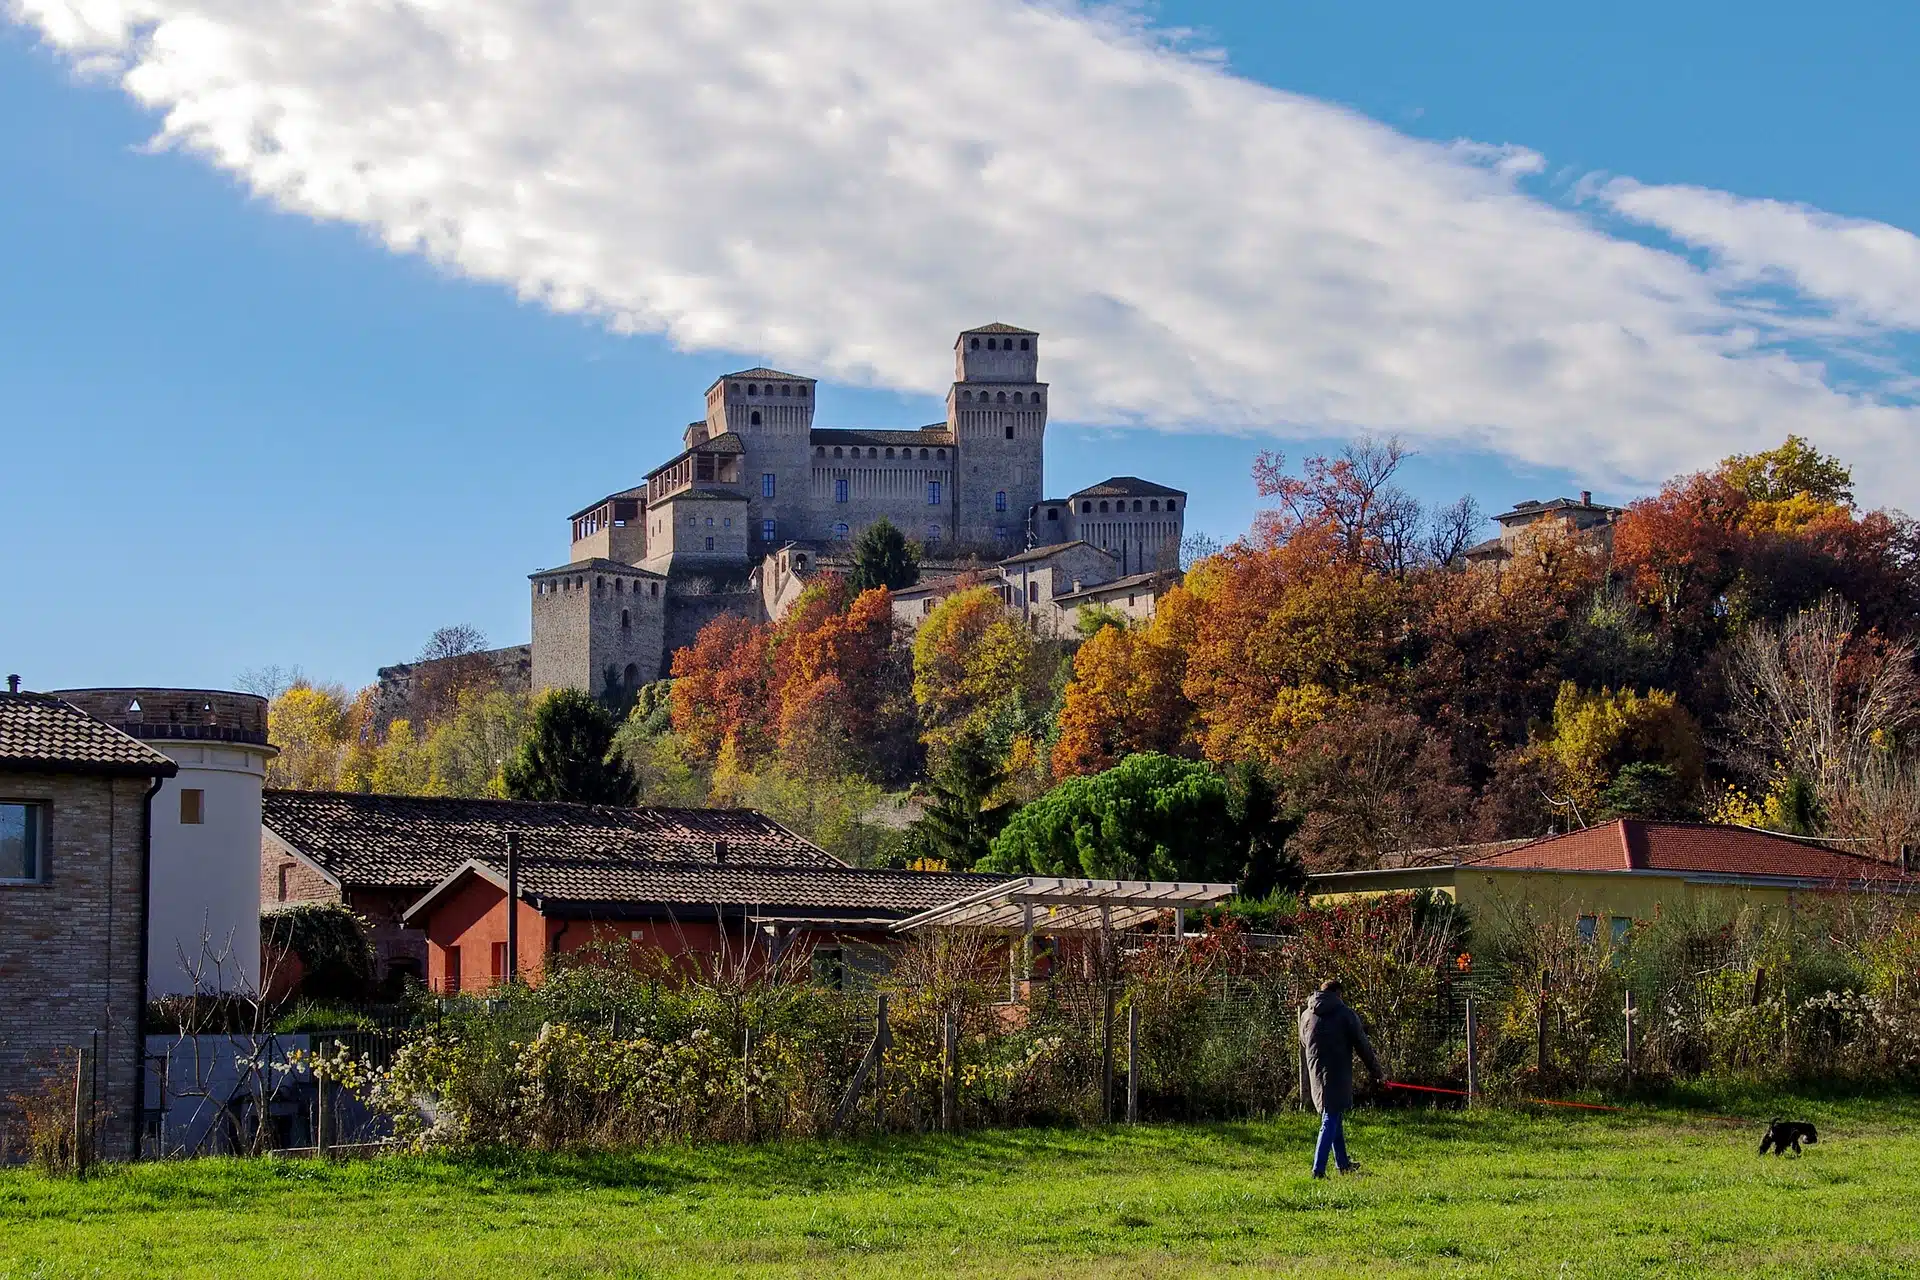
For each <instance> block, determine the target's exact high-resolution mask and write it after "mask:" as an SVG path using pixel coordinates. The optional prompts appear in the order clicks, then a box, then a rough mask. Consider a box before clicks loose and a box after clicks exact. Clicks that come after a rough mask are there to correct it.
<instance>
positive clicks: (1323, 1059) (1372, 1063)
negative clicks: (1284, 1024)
mask: <svg viewBox="0 0 1920 1280" xmlns="http://www.w3.org/2000/svg"><path fill="white" fill-rule="evenodd" d="M1300 1052H1301V1053H1303V1054H1305V1055H1306V1059H1307V1075H1308V1078H1309V1079H1310V1080H1311V1081H1312V1082H1313V1105H1314V1109H1315V1110H1317V1111H1318V1112H1319V1113H1320V1141H1319V1143H1318V1145H1316V1146H1315V1147H1314V1150H1313V1176H1314V1177H1316V1178H1324V1177H1326V1176H1327V1155H1328V1153H1329V1152H1331V1153H1332V1155H1333V1162H1334V1166H1335V1167H1336V1168H1338V1169H1339V1170H1340V1172H1342V1173H1351V1172H1353V1170H1354V1168H1355V1166H1354V1163H1353V1161H1351V1160H1349V1159H1347V1134H1346V1127H1345V1124H1344V1121H1343V1117H1344V1116H1345V1114H1346V1113H1347V1112H1348V1111H1351V1110H1352V1109H1353V1055H1354V1054H1356V1053H1357V1054H1359V1055H1360V1060H1361V1061H1362V1062H1364V1063H1366V1064H1367V1070H1368V1071H1369V1072H1371V1073H1372V1075H1373V1079H1374V1082H1375V1083H1376V1084H1378V1083H1382V1082H1384V1081H1385V1080H1386V1078H1387V1073H1386V1070H1385V1069H1384V1068H1383V1067H1381V1065H1380V1059H1379V1058H1377V1057H1375V1056H1374V1052H1373V1046H1372V1045H1370V1044H1368V1043H1367V1033H1366V1030H1365V1028H1363V1027H1362V1026H1361V1025H1360V1015H1359V1014H1357V1013H1355V1012H1354V1011H1353V1008H1352V1007H1351V1006H1350V1005H1348V1004H1347V1002H1346V1001H1345V1000H1342V999H1341V998H1340V982H1339V980H1338V979H1336V978H1329V979H1327V980H1326V981H1325V982H1323V983H1321V984H1320V989H1319V990H1318V991H1316V992H1314V993H1313V998H1312V999H1310V1000H1308V1001H1307V1007H1306V1008H1305V1009H1303V1010H1301V1011H1300Z"/></svg>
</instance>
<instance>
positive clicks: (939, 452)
mask: <svg viewBox="0 0 1920 1280" xmlns="http://www.w3.org/2000/svg"><path fill="white" fill-rule="evenodd" d="M933 452H934V454H935V456H937V457H939V458H940V459H941V460H943V461H944V460H945V459H946V456H947V451H946V450H945V449H935V450H934V451H933ZM920 456H921V457H923V458H924V457H926V456H927V451H926V450H925V449H922V450H921V451H920Z"/></svg>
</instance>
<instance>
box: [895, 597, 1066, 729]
mask: <svg viewBox="0 0 1920 1280" xmlns="http://www.w3.org/2000/svg"><path fill="white" fill-rule="evenodd" d="M1049 678H1050V671H1049V668H1048V664H1047V661H1046V657H1045V655H1044V654H1043V652H1042V651H1041V649H1040V647H1039V645H1038V644H1037V642H1036V641H1035V639H1034V636H1033V633H1032V632H1031V631H1030V630H1028V628H1027V626H1026V624H1025V623H1024V622H1022V621H1021V619H1020V618H1019V616H1018V615H1017V614H1014V613H1012V612H1011V611H1010V610H1008V609H1007V607H1006V606H1005V605H1004V604H1003V603H1001V600H1000V597H999V596H998V595H997V594H996V593H995V592H994V591H993V590H992V589H991V588H989V587H974V588H972V589H970V590H966V591H960V592H956V593H954V594H953V595H952V596H949V597H948V598H947V599H946V600H945V601H943V602H942V603H941V605H940V607H939V608H937V609H935V610H934V611H933V613H932V614H931V615H929V616H928V618H927V620H926V621H925V622H924V623H922V624H921V627H920V631H919V634H918V635H916V636H915V637H914V642H913V698H914V702H915V703H916V704H917V705H918V707H919V709H920V722H921V725H922V734H921V736H922V739H923V741H925V743H926V744H927V748H928V750H929V751H930V752H933V753H934V754H935V756H936V757H939V756H941V755H942V754H944V752H945V751H946V750H947V748H948V747H949V746H951V744H952V743H953V742H954V741H956V740H957V739H958V738H959V737H960V736H961V735H962V734H965V733H979V734H984V733H985V732H986V730H987V727H988V721H989V720H990V718H991V717H992V714H993V711H994V708H995V707H996V706H997V705H1000V704H1003V703H1009V702H1010V703H1012V704H1014V706H1015V707H1016V708H1028V707H1033V706H1041V705H1045V703H1046V700H1047V693H1048V681H1049ZM937 763H938V761H937V760H936V764H937Z"/></svg>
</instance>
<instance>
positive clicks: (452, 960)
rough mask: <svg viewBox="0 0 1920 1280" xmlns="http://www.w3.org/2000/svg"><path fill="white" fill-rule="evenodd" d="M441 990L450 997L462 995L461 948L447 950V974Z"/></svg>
mask: <svg viewBox="0 0 1920 1280" xmlns="http://www.w3.org/2000/svg"><path fill="white" fill-rule="evenodd" d="M440 989H441V990H442V991H445V992H446V993H447V994H448V995H450V996H457V995H459V994H460V948H458V947H448V948H447V972H446V974H445V976H444V979H443V980H442V982H441V986H440Z"/></svg>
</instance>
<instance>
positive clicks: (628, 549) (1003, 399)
mask: <svg viewBox="0 0 1920 1280" xmlns="http://www.w3.org/2000/svg"><path fill="white" fill-rule="evenodd" d="M953 362H954V364H953V370H954V380H953V382H952V384H951V385H950V386H949V388H948V391H947V413H946V417H945V419H944V420H943V421H940V422H936V423H931V424H929V425H927V426H922V427H918V428H914V429H911V430H902V431H889V430H867V429H859V430H854V429H841V428H832V427H817V426H815V425H814V412H815V407H816V402H817V400H818V384H817V383H816V382H815V381H814V380H813V379H812V378H806V377H801V376H798V375H795V374H791V373H783V372H781V371H780V370H777V369H768V368H754V369H743V370H741V371H740V372H738V373H730V374H726V375H724V376H722V377H720V378H718V379H716V380H715V381H714V383H713V385H712V386H710V387H709V388H708V389H707V393H706V415H705V417H703V418H701V419H700V420H698V421H696V422H693V423H691V424H689V425H688V427H687V428H686V431H685V432H684V433H683V434H682V437H681V446H682V447H681V450H680V452H678V453H676V454H675V455H673V456H672V457H671V458H668V459H667V460H666V461H665V462H663V463H661V464H660V465H659V466H657V467H655V468H654V469H653V470H652V471H650V472H649V473H648V474H647V476H646V479H645V482H644V483H642V484H639V485H635V486H632V487H630V488H625V489H621V490H619V491H617V492H614V493H610V494H608V495H607V496H606V497H604V498H601V499H599V500H597V501H596V502H593V503H591V504H590V505H588V506H586V507H584V508H582V509H581V510H579V511H576V512H574V513H573V515H572V516H570V517H569V523H570V525H571V533H572V543H571V554H570V556H569V559H568V562H567V563H566V564H564V565H560V566H558V567H556V568H553V569H545V570H542V571H540V572H538V573H535V574H532V575H530V579H529V581H530V584H531V601H532V610H533V660H532V686H533V688H534V689H535V690H536V691H538V690H541V689H548V688H555V687H561V686H567V687H574V688H580V689H585V690H587V691H588V692H590V693H593V694H594V695H596V696H600V695H603V694H606V693H608V692H610V691H612V692H618V691H620V690H621V689H623V688H631V687H632V685H633V684H634V683H635V682H639V683H644V682H646V681H649V680H653V679H657V678H659V677H660V676H662V675H664V674H666V671H667V669H668V666H669V665H670V662H671V656H672V654H673V652H674V651H675V650H676V649H678V648H680V647H682V646H684V645H686V644H688V643H690V642H691V641H692V639H693V637H694V635H696V634H697V633H698V631H699V628H700V626H702V625H704V624H705V623H706V622H707V621H710V620H711V619H712V618H714V617H718V616H720V615H722V614H729V613H732V614H738V615H742V616H746V617H750V618H754V619H756V620H764V619H767V618H773V617H778V616H779V615H780V614H781V613H782V612H784V610H785V608H786V607H787V606H789V605H790V604H791V603H792V601H793V599H794V598H795V597H796V596H797V595H798V593H799V589H800V588H801V587H802V586H803V585H804V583H805V579H806V578H807V576H808V575H809V573H810V572H815V571H818V570H819V569H820V568H822V567H827V566H831V565H832V564H834V563H835V562H836V561H839V562H844V560H845V557H846V555H847V554H848V552H849V550H850V546H851V542H852V540H853V539H855V538H857V537H858V536H859V535H860V533H861V531H862V530H864V529H865V528H866V527H867V526H869V525H871V524H874V523H875V522H877V521H879V520H881V519H883V518H884V519H886V520H888V521H890V522H892V523H893V524H894V525H895V526H896V527H898V528H899V529H900V530H901V531H902V532H903V533H904V534H906V536H907V537H908V538H910V539H913V540H914V541H916V542H918V543H919V544H920V546H921V548H922V555H923V563H927V564H929V565H933V564H938V563H941V562H945V563H950V564H959V563H968V562H972V563H978V564H982V565H993V564H998V563H1001V562H1006V561H1009V559H1010V558H1014V557H1018V556H1020V555H1022V554H1024V553H1028V552H1031V551H1032V550H1034V549H1036V548H1043V547H1054V546H1058V547H1063V548H1064V547H1068V546H1081V547H1083V548H1084V549H1085V550H1086V551H1089V552H1092V553H1094V554H1095V555H1097V556H1099V557H1100V558H1099V559H1098V560H1097V561H1095V562H1091V563H1090V564H1089V565H1088V566H1086V567H1084V569H1083V571H1082V572H1080V573H1078V574H1069V573H1067V572H1065V571H1062V572H1060V573H1058V574H1055V573H1053V572H1052V571H1051V569H1050V568H1042V569H1041V570H1040V571H1039V572H1040V576H1041V577H1042V578H1043V579H1044V582H1042V583H1040V584H1039V585H1036V583H1035V580H1034V575H1035V572H1036V571H1035V569H1034V568H1033V566H1032V565H1029V564H1025V563H1024V562H1022V561H1019V560H1018V559H1012V561H1011V563H1012V565H1013V566H1014V567H1016V568H1019V569H1020V572H1019V573H1018V575H1016V576H1018V577H1019V578H1020V590H1021V593H1022V596H1023V598H1024V601H1025V603H1026V604H1027V605H1029V606H1041V607H1037V608H1032V607H1030V608H1028V609H1027V612H1028V615H1029V617H1030V618H1031V619H1032V620H1034V621H1035V622H1036V625H1044V626H1046V627H1048V628H1052V627H1055V626H1056V625H1057V624H1058V621H1059V618H1060V616H1061V613H1060V611H1059V610H1058V609H1056V608H1054V607H1053V605H1052V603H1051V602H1052V601H1053V600H1054V599H1055V597H1058V596H1060V595H1063V594H1065V593H1066V592H1068V591H1069V590H1076V589H1084V588H1091V587H1094V586H1096V585H1099V584H1103V583H1108V582H1111V581H1113V580H1115V579H1118V578H1128V577H1138V576H1139V575H1143V574H1146V575H1155V574H1164V573H1165V572H1167V571H1171V570H1177V567H1178V559H1179V547H1180V539H1181V536H1182V533H1183V532H1184V528H1185V519H1186V495H1185V494H1184V493H1182V492H1181V491H1180V490H1178V489H1171V488H1168V487H1166V486H1165V485H1159V484H1154V483H1153V482H1151V481H1147V480H1142V479H1139V478H1137V477H1134V476H1115V477H1113V478H1111V479H1108V480H1105V481H1102V482H1100V483H1099V484H1095V485H1090V486H1088V487H1087V488H1085V489H1081V490H1077V491H1075V492H1073V493H1071V494H1070V495H1068V496H1067V497H1064V498H1053V499H1049V498H1046V497H1045V496H1044V495H1045V493H1046V431H1047V413H1048V407H1049V399H1050V396H1051V388H1050V387H1049V386H1048V384H1047V383H1045V382H1042V381H1040V378H1039V373H1040V366H1039V362H1040V335H1039V334H1037V333H1035V332H1034V331H1033V330H1031V329H1021V328H1017V327H1015V326H1013V325H1008V324H989V325H983V326H981V327H979V328H977V329H968V330H966V331H964V332H962V333H961V334H960V335H959V336H958V337H957V338H956V339H955V340H954V345H953ZM1076 554H1077V553H1076ZM1046 563H1047V565H1049V566H1050V565H1051V564H1052V561H1051V560H1050V559H1049V560H1047V562H1046ZM1055 578H1058V581H1055ZM1160 580H1161V579H1159V578H1155V579H1154V581H1160ZM1006 581H1011V579H1007V580H1006ZM1007 591H1009V592H1010V591H1011V587H1008V588H1007ZM1036 592H1041V593H1043V594H1035V593H1036ZM1003 594H1005V592H1003ZM1133 596H1134V598H1135V599H1136V601H1137V600H1138V599H1139V598H1140V596H1141V592H1139V591H1138V590H1136V591H1135V592H1134V593H1133ZM1008 599H1009V602H1010V603H1011V596H1010V595H1009V596H1008ZM1043 599H1044V601H1045V602H1046V603H1045V604H1044V605H1042V601H1043ZM920 603H921V602H920V601H915V602H914V607H919V605H920ZM928 607H930V606H928Z"/></svg>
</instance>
